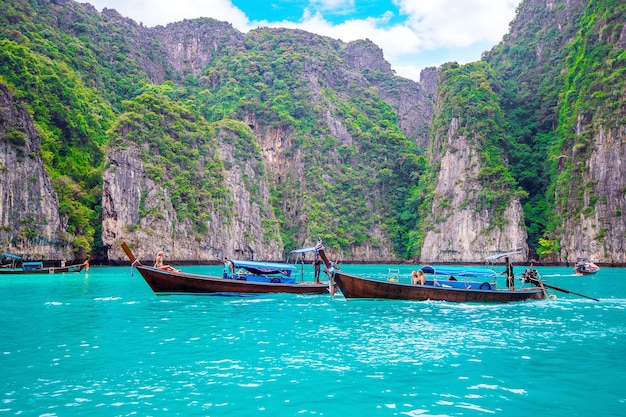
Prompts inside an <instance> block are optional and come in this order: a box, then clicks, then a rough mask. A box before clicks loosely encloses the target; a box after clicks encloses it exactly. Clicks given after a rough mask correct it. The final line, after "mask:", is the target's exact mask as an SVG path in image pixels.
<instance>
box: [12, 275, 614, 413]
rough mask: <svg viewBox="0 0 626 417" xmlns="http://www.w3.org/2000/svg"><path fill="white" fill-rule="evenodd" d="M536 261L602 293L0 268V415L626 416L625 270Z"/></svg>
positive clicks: (568, 284)
mask: <svg viewBox="0 0 626 417" xmlns="http://www.w3.org/2000/svg"><path fill="white" fill-rule="evenodd" d="M388 267H389V266H386V265H379V266H364V265H343V266H342V269H343V270H345V271H346V272H354V273H360V274H365V275H370V276H380V277H381V278H384V277H385V276H386V274H387V268H388ZM393 267H394V268H400V269H401V272H402V274H404V275H406V279H407V280H408V274H409V272H410V270H411V267H410V266H393ZM183 269H185V270H190V271H192V270H193V271H197V272H198V271H210V272H213V273H219V272H221V268H219V267H183ZM499 269H503V268H501V267H500V268H499ZM538 269H539V271H540V273H541V274H542V275H543V277H544V278H545V279H547V280H548V283H550V284H552V285H556V286H559V287H563V288H567V289H570V290H572V291H577V292H580V293H583V294H586V295H589V296H592V297H596V298H599V299H600V302H595V301H592V300H589V299H586V298H582V297H577V296H574V295H571V294H563V293H558V292H552V294H555V295H556V296H557V298H556V299H555V300H546V301H532V302H525V303H516V304H501V305H485V304H452V303H445V302H406V301H389V300H346V299H344V298H343V297H342V296H341V295H337V296H336V297H335V299H332V298H331V297H330V296H295V295H266V296H259V297H246V298H235V297H214V296H198V295H189V296H185V295H170V296H155V295H154V294H153V293H152V291H151V290H150V288H149V287H148V286H147V284H146V283H145V282H144V281H143V279H142V278H141V276H140V275H139V274H138V273H137V272H136V271H135V273H134V274H131V269H130V268H129V267H92V268H91V269H90V270H89V271H88V273H84V272H83V273H80V274H75V273H74V274H63V275H30V276H13V277H11V276H1V277H0V415H1V416H4V415H7V416H9V415H21V416H107V417H108V416H133V415H136V416H149V415H152V416H162V415H168V416H169V415H180V416H250V415H255V416H257V415H266V416H272V417H273V416H341V417H347V416H486V415H499V416H533V415H536V416H568V417H571V416H624V415H626V384H625V380H624V377H625V376H626V286H625V285H624V278H625V277H626V270H625V269H611V268H603V269H601V270H600V272H599V273H598V274H597V275H595V276H589V277H580V276H574V275H573V274H572V273H571V268H556V267H552V268H547V267H546V268H538ZM516 272H518V271H516ZM519 272H521V271H519ZM310 274H311V275H312V272H311V273H310ZM404 275H403V276H404Z"/></svg>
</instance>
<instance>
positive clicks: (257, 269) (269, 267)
mask: <svg viewBox="0 0 626 417" xmlns="http://www.w3.org/2000/svg"><path fill="white" fill-rule="evenodd" d="M231 261H232V263H233V265H234V266H235V268H243V269H245V270H246V271H248V272H250V273H252V274H257V275H271V274H282V275H286V276H290V275H291V271H295V270H296V267H295V266H294V265H290V264H285V263H280V262H258V261H239V260H236V259H231Z"/></svg>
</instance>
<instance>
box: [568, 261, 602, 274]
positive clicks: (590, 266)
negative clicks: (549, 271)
mask: <svg viewBox="0 0 626 417" xmlns="http://www.w3.org/2000/svg"><path fill="white" fill-rule="evenodd" d="M599 270H600V267H599V266H598V265H596V264H594V263H593V262H591V261H589V260H587V258H578V259H577V260H576V265H574V273H575V274H576V275H593V274H595V273H596V272H598V271H599Z"/></svg>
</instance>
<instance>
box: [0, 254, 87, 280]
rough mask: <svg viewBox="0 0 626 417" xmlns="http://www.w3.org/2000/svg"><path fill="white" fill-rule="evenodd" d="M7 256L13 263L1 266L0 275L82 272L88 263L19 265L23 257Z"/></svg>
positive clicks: (32, 263) (36, 262)
mask: <svg viewBox="0 0 626 417" xmlns="http://www.w3.org/2000/svg"><path fill="white" fill-rule="evenodd" d="M4 256H5V257H7V258H9V259H11V260H12V262H11V264H8V265H6V266H3V267H2V268H0V275H20V274H62V273H65V272H80V271H82V270H83V269H84V268H85V265H86V263H85V262H83V263H82V264H76V265H69V266H59V267H49V268H44V266H43V262H41V261H34V262H19V264H20V265H21V267H18V266H17V265H18V262H17V261H19V260H21V257H19V256H17V255H10V254H5V255H4Z"/></svg>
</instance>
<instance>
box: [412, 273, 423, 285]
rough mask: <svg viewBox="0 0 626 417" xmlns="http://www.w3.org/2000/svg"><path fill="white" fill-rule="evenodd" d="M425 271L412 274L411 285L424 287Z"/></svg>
mask: <svg viewBox="0 0 626 417" xmlns="http://www.w3.org/2000/svg"><path fill="white" fill-rule="evenodd" d="M424 282H425V280H424V271H422V270H421V269H420V270H419V271H413V272H411V283H412V284H413V285H424Z"/></svg>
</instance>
